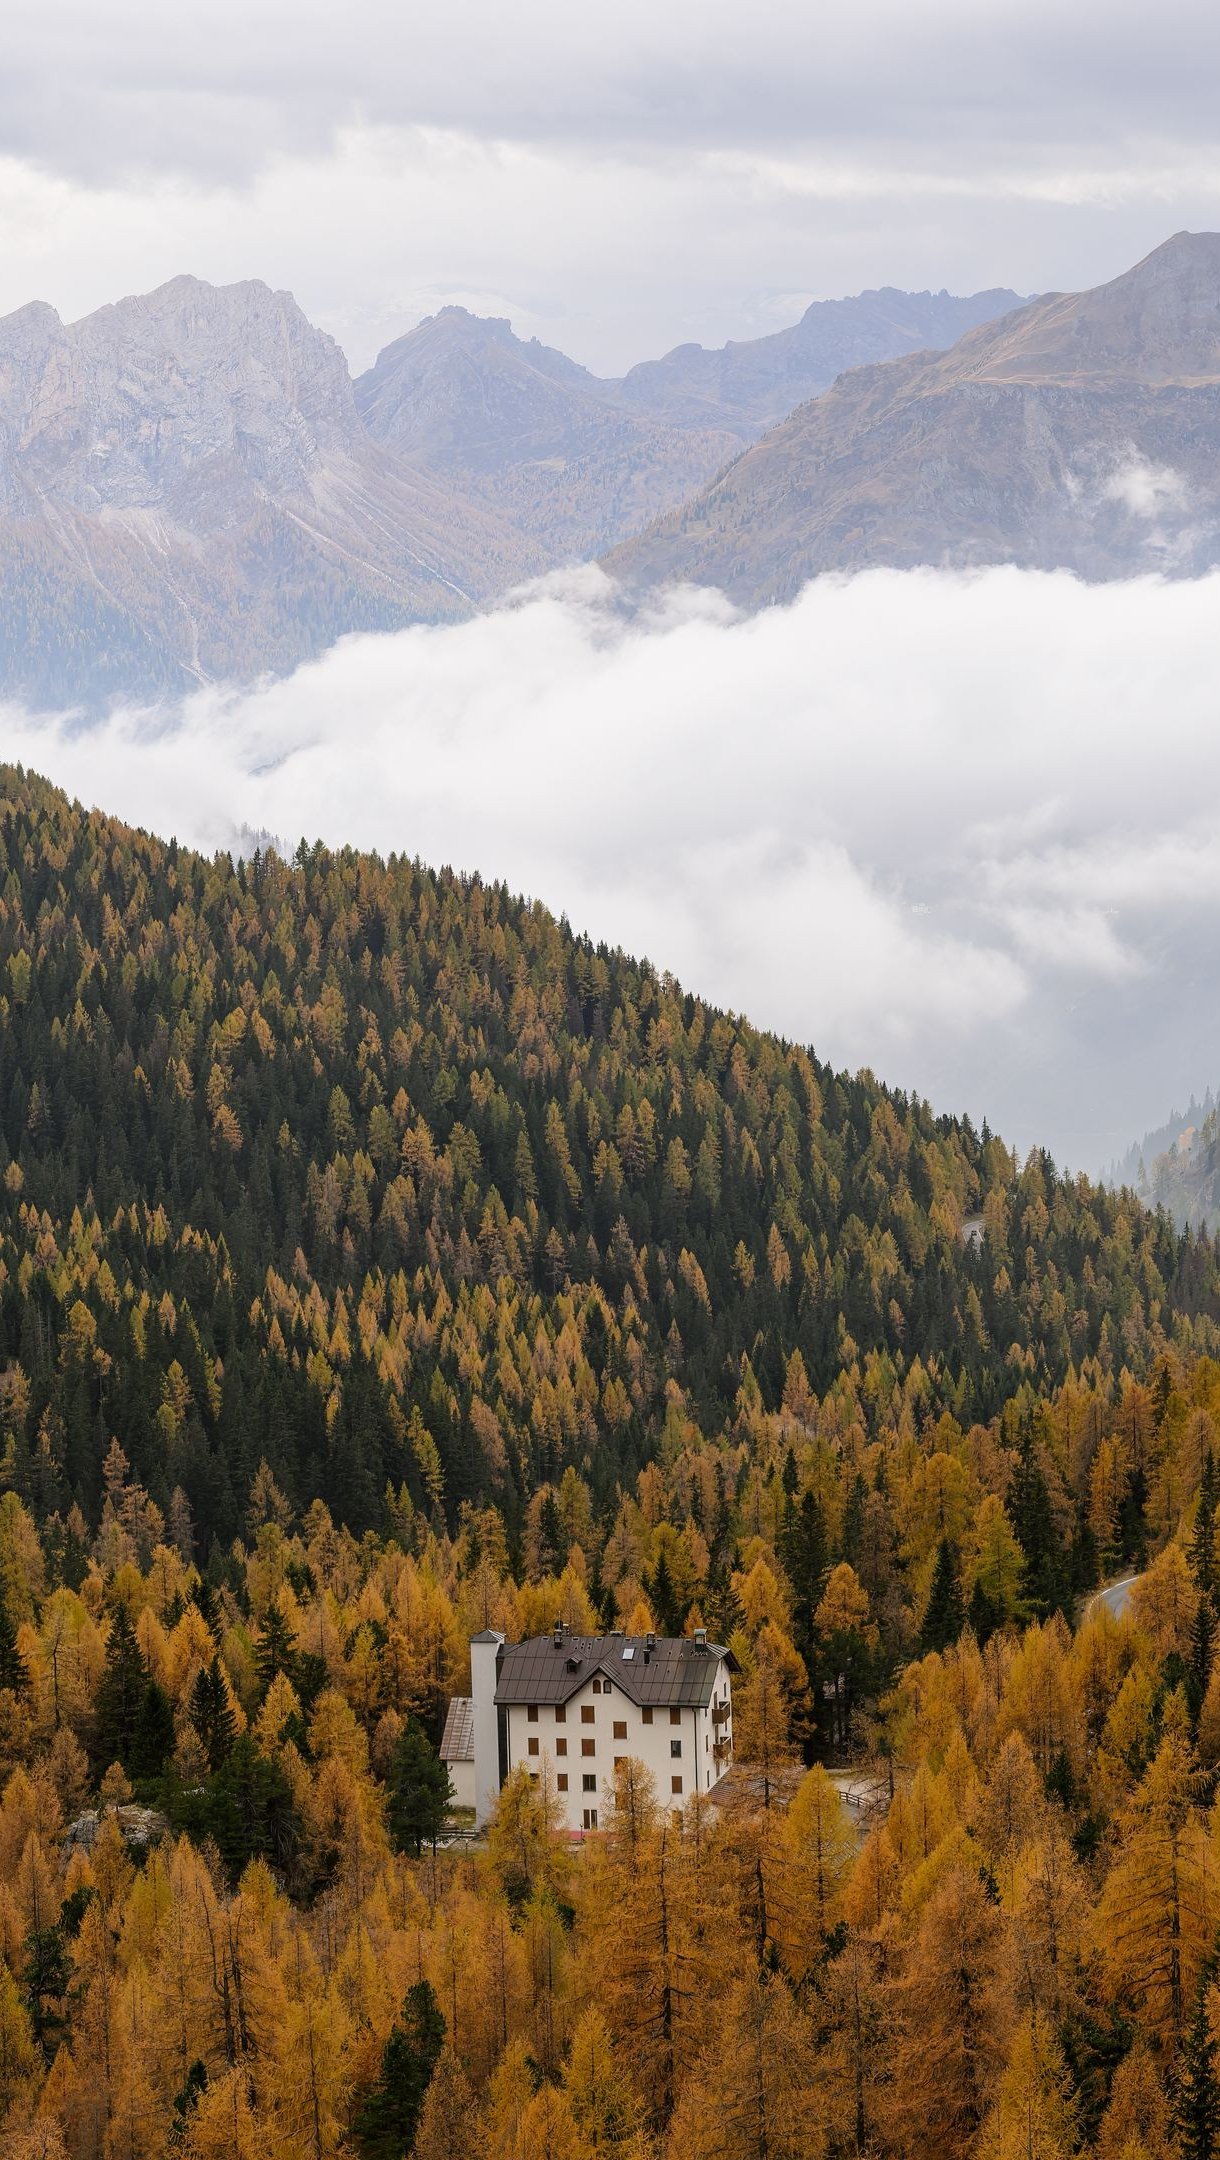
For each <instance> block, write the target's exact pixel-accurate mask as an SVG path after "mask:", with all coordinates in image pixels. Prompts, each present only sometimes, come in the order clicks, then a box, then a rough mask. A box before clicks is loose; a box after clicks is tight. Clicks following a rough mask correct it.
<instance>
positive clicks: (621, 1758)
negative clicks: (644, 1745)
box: [614, 1755, 627, 1770]
mask: <svg viewBox="0 0 1220 2160" xmlns="http://www.w3.org/2000/svg"><path fill="white" fill-rule="evenodd" d="M626 1760H627V1757H626V1756H625V1755H616V1756H615V1758H614V1767H615V1769H616V1770H621V1769H622V1767H623V1764H624V1763H625V1762H626Z"/></svg>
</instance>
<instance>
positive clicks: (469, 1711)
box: [440, 1695, 474, 1762]
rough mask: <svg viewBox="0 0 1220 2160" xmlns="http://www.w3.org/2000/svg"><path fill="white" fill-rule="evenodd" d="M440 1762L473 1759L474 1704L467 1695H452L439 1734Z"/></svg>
mask: <svg viewBox="0 0 1220 2160" xmlns="http://www.w3.org/2000/svg"><path fill="white" fill-rule="evenodd" d="M440 1756H441V1761H442V1762H473V1761H474V1704H473V1702H472V1701H471V1699H470V1697H469V1695H452V1696H451V1697H450V1699H449V1708H448V1710H447V1711H446V1713H445V1730H444V1732H443V1733H442V1735H441V1746H440Z"/></svg>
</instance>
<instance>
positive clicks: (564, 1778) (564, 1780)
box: [555, 1770, 568, 1792]
mask: <svg viewBox="0 0 1220 2160" xmlns="http://www.w3.org/2000/svg"><path fill="white" fill-rule="evenodd" d="M555 1783H556V1785H557V1787H558V1789H559V1791H560V1792H566V1791H567V1789H568V1773H567V1771H566V1770H561V1771H560V1773H559V1776H558V1777H557V1778H556V1780H555Z"/></svg>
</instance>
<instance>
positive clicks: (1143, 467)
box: [1102, 455, 1190, 519]
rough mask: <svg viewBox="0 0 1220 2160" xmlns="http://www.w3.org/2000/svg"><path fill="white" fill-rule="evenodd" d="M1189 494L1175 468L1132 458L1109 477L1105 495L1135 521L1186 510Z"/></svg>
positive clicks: (1181, 475)
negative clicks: (1127, 512) (1168, 511)
mask: <svg viewBox="0 0 1220 2160" xmlns="http://www.w3.org/2000/svg"><path fill="white" fill-rule="evenodd" d="M1189 494H1190V490H1189V488H1188V487H1187V484H1186V478H1185V475H1184V474H1182V473H1180V472H1175V471H1174V469H1173V467H1172V465H1150V464H1149V463H1148V461H1147V459H1146V458H1141V457H1138V456H1135V455H1133V456H1132V457H1130V458H1129V459H1128V460H1127V461H1126V463H1125V464H1123V465H1120V466H1119V468H1118V470H1117V472H1114V473H1112V474H1111V475H1110V478H1109V479H1108V480H1107V482H1106V484H1105V486H1104V488H1103V489H1102V495H1103V497H1104V499H1105V501H1106V502H1112V503H1118V504H1120V505H1121V507H1122V508H1123V509H1124V510H1129V511H1130V513H1131V515H1132V517H1138V518H1149V519H1151V518H1158V517H1160V515H1161V513H1162V511H1165V510H1185V508H1186V506H1187V502H1188V499H1189Z"/></svg>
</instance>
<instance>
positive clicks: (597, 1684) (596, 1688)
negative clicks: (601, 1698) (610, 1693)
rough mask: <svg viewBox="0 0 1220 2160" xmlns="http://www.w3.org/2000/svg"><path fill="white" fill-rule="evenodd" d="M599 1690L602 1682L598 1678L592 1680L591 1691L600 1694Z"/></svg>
mask: <svg viewBox="0 0 1220 2160" xmlns="http://www.w3.org/2000/svg"><path fill="white" fill-rule="evenodd" d="M601 1691H602V1684H601V1681H600V1680H595V1681H594V1682H593V1693H594V1694H595V1695H600V1694H601Z"/></svg>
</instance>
